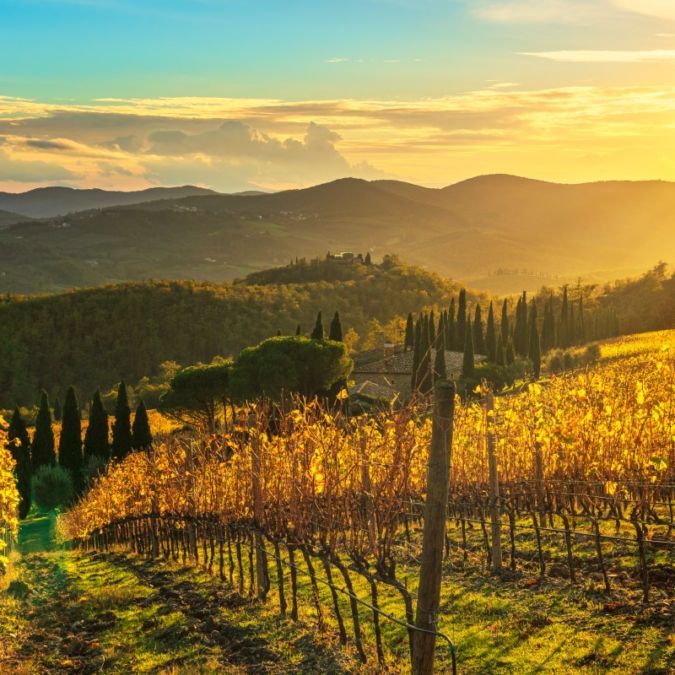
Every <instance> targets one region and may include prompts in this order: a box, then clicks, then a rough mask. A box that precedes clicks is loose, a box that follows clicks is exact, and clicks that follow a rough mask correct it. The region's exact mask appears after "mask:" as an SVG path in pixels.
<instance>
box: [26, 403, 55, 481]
mask: <svg viewBox="0 0 675 675" xmlns="http://www.w3.org/2000/svg"><path fill="white" fill-rule="evenodd" d="M31 464H32V468H33V473H35V472H36V471H37V470H38V469H39V468H40V467H41V466H45V465H49V466H54V464H56V453H55V452H54V431H53V430H52V412H51V410H50V409H49V396H48V395H47V392H46V391H43V392H42V395H41V397H40V410H39V411H38V414H37V418H36V420H35V433H34V434H33V444H32V446H31Z"/></svg>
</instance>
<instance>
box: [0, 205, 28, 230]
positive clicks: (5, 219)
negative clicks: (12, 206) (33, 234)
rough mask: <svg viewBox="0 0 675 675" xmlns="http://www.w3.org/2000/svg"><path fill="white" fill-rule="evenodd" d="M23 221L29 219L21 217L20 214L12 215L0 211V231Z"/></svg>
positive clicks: (8, 212) (9, 212)
mask: <svg viewBox="0 0 675 675" xmlns="http://www.w3.org/2000/svg"><path fill="white" fill-rule="evenodd" d="M24 220H29V218H27V217H26V216H22V215H21V214H20V213H12V212H11V211H3V210H1V209H0V229H1V228H3V227H8V226H9V225H14V223H20V222H22V221H24Z"/></svg>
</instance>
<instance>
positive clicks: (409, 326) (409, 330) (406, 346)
mask: <svg viewBox="0 0 675 675" xmlns="http://www.w3.org/2000/svg"><path fill="white" fill-rule="evenodd" d="M414 347H415V328H414V326H413V317H412V313H408V320H407V321H406V324H405V339H404V340H403V351H406V352H408V351H410V350H411V349H414Z"/></svg>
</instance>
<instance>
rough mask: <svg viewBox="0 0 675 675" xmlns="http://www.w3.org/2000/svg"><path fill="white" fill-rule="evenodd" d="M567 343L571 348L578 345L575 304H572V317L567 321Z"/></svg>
mask: <svg viewBox="0 0 675 675" xmlns="http://www.w3.org/2000/svg"><path fill="white" fill-rule="evenodd" d="M567 341H568V343H569V346H570V347H571V346H572V345H575V344H576V343H577V320H576V317H575V316H574V303H573V302H570V315H569V318H568V319H567Z"/></svg>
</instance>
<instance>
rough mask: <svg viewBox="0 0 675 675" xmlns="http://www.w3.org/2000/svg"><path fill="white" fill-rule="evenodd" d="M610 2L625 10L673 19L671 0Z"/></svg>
mask: <svg viewBox="0 0 675 675" xmlns="http://www.w3.org/2000/svg"><path fill="white" fill-rule="evenodd" d="M611 2H612V4H613V5H614V6H615V7H617V8H619V9H622V10H626V11H627V12H633V13H635V14H644V15H645V16H653V17H656V18H659V19H667V20H670V21H675V2H673V0H611Z"/></svg>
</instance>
